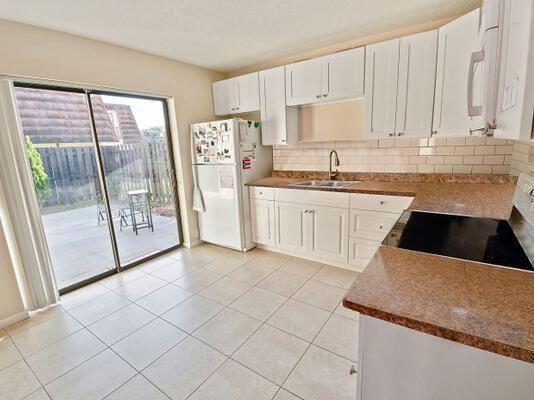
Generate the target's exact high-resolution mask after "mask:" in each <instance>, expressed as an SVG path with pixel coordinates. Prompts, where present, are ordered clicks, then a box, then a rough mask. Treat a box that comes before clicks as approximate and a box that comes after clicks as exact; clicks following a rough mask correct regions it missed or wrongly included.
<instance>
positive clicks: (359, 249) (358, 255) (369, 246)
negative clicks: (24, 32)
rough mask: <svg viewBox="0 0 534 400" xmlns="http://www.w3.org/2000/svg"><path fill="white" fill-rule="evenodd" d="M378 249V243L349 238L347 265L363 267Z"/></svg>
mask: <svg viewBox="0 0 534 400" xmlns="http://www.w3.org/2000/svg"><path fill="white" fill-rule="evenodd" d="M379 247H380V241H374V240H365V239H358V238H353V237H351V238H349V264H351V265H354V266H355V267H360V268H362V267H365V266H366V265H367V263H368V262H369V260H370V259H371V258H373V256H374V255H375V253H376V251H377V250H378V248H379Z"/></svg>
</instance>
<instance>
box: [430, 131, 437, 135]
mask: <svg viewBox="0 0 534 400" xmlns="http://www.w3.org/2000/svg"><path fill="white" fill-rule="evenodd" d="M437 133H438V131H432V132H430V135H432V136H434V135H437Z"/></svg>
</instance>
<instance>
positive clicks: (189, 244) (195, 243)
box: [184, 239, 204, 249]
mask: <svg viewBox="0 0 534 400" xmlns="http://www.w3.org/2000/svg"><path fill="white" fill-rule="evenodd" d="M202 243H204V242H203V241H202V240H198V239H197V240H193V241H192V242H184V247H187V248H188V249H192V248H193V247H197V246H200V245H201V244H202Z"/></svg>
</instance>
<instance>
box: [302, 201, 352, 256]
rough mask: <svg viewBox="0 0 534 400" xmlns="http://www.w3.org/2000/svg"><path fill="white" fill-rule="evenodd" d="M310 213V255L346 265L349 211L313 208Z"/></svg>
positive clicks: (332, 208)
mask: <svg viewBox="0 0 534 400" xmlns="http://www.w3.org/2000/svg"><path fill="white" fill-rule="evenodd" d="M309 211H310V212H309V213H308V214H309V222H310V229H309V231H310V237H309V243H310V248H309V255H310V256H311V257H316V258H321V259H324V260H331V261H336V262H340V263H346V262H347V236H348V210H347V209H344V208H334V207H320V206H313V208H311V209H310V210H309Z"/></svg>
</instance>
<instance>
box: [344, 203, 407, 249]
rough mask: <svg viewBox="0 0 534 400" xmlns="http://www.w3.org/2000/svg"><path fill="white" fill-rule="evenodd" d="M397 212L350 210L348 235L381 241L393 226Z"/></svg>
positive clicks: (397, 216)
mask: <svg viewBox="0 0 534 400" xmlns="http://www.w3.org/2000/svg"><path fill="white" fill-rule="evenodd" d="M398 218H399V214H389V213H382V212H376V211H365V210H350V231H349V234H350V236H354V237H357V238H360V239H368V240H375V241H377V240H378V241H382V240H384V238H385V237H386V235H387V234H388V232H389V231H390V230H391V228H393V225H395V222H396V221H397V219H398Z"/></svg>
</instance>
